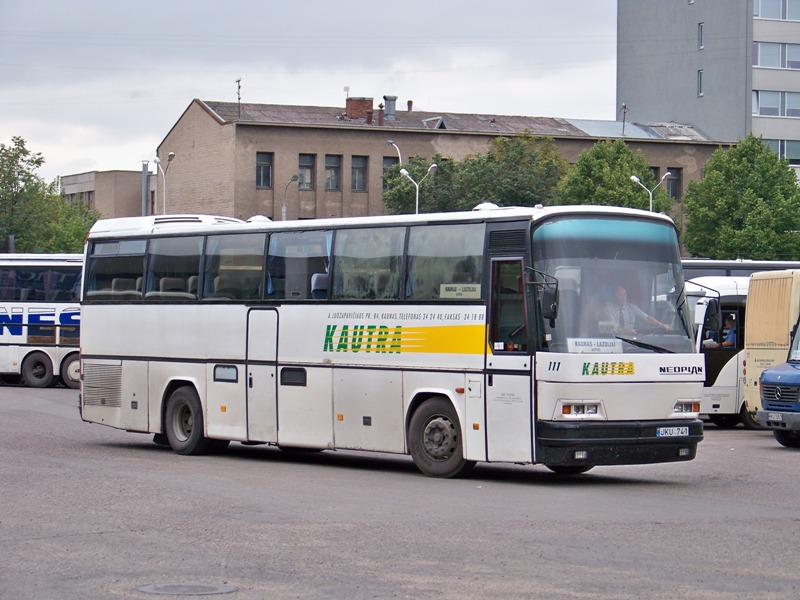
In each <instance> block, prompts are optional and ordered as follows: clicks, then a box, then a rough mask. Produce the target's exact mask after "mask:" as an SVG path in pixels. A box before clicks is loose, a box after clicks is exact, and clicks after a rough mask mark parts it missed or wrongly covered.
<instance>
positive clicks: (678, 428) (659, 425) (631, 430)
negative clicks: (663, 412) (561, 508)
mask: <svg viewBox="0 0 800 600" xmlns="http://www.w3.org/2000/svg"><path fill="white" fill-rule="evenodd" d="M536 425H537V444H536V462H537V463H541V464H545V465H548V466H589V465H593V466H597V465H633V464H647V463H660V462H677V461H687V460H692V459H693V458H694V457H695V456H696V454H697V444H699V443H700V442H701V441H703V422H702V421H701V420H700V419H686V420H661V421H603V422H596V421H595V422H590V421H582V422H579V423H575V422H561V421H539V422H538V423H537V424H536Z"/></svg>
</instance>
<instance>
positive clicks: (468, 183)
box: [383, 134, 567, 214]
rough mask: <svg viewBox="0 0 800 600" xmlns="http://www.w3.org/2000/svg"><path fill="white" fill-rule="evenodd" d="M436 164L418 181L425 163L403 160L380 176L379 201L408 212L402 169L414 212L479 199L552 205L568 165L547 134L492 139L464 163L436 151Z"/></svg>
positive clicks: (458, 206) (443, 208)
mask: <svg viewBox="0 0 800 600" xmlns="http://www.w3.org/2000/svg"><path fill="white" fill-rule="evenodd" d="M432 162H434V163H436V164H437V165H438V168H437V169H436V170H435V171H434V172H432V173H431V174H430V175H428V176H427V178H425V180H424V181H422V178H423V177H425V175H426V173H427V172H428V168H429V166H430V163H428V162H426V161H425V160H424V159H422V158H421V157H419V156H412V157H411V158H410V159H409V161H408V164H403V165H395V166H393V167H392V168H391V169H389V170H387V172H386V173H385V174H384V181H386V190H385V191H384V195H383V201H384V204H385V205H386V208H387V210H388V212H390V213H392V214H404V213H413V212H414V210H415V203H416V189H415V186H414V184H413V183H411V182H410V181H409V180H408V179H407V178H405V177H402V176H401V175H400V169H401V168H405V169H406V170H407V171H408V173H409V175H410V176H411V178H412V179H413V180H414V181H416V182H417V183H419V182H420V181H422V183H421V184H420V192H419V197H420V200H419V204H420V206H419V212H421V213H427V212H447V211H456V210H471V209H472V208H473V207H475V206H476V205H478V204H480V203H482V202H494V203H495V204H498V205H500V206H534V205H536V204H552V203H553V199H554V197H555V194H556V189H557V186H558V182H559V181H560V180H561V178H562V177H563V176H564V173H565V172H566V170H567V163H566V161H565V160H564V159H563V157H562V156H561V155H560V154H559V153H558V150H557V148H556V144H555V142H554V141H553V140H552V139H549V138H535V137H533V136H531V135H528V134H523V135H519V136H515V137H512V138H496V139H494V140H492V144H491V148H490V150H489V151H488V152H486V153H483V154H477V155H475V156H472V157H470V158H468V159H467V160H465V161H463V162H456V161H454V160H452V159H449V158H443V157H442V156H441V155H436V156H434V157H433V161H432Z"/></svg>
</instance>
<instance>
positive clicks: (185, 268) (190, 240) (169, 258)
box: [145, 236, 203, 301]
mask: <svg viewBox="0 0 800 600" xmlns="http://www.w3.org/2000/svg"><path fill="white" fill-rule="evenodd" d="M202 250H203V237H202V236H191V237H177V238H154V239H152V240H150V246H149V248H148V257H147V274H146V277H145V300H156V301H173V300H192V299H196V298H197V281H198V279H199V276H200V259H201V257H202V255H203V254H202ZM190 290H191V291H190Z"/></svg>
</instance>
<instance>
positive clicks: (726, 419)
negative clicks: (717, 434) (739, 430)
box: [708, 414, 742, 429]
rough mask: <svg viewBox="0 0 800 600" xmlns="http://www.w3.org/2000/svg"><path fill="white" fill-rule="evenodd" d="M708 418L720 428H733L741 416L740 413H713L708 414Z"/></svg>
mask: <svg viewBox="0 0 800 600" xmlns="http://www.w3.org/2000/svg"><path fill="white" fill-rule="evenodd" d="M708 420H709V421H711V422H712V423H713V424H714V425H716V426H717V427H719V428H720V429H733V428H734V427H736V426H737V425H738V424H739V423H740V422H741V420H742V418H741V416H740V415H729V414H725V415H720V414H713V415H708Z"/></svg>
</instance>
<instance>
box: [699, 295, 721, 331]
mask: <svg viewBox="0 0 800 600" xmlns="http://www.w3.org/2000/svg"><path fill="white" fill-rule="evenodd" d="M721 326H722V313H721V311H720V306H719V300H717V299H716V298H710V299H709V300H708V305H707V306H706V314H705V318H704V319H703V330H704V331H719V329H720V327H721Z"/></svg>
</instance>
